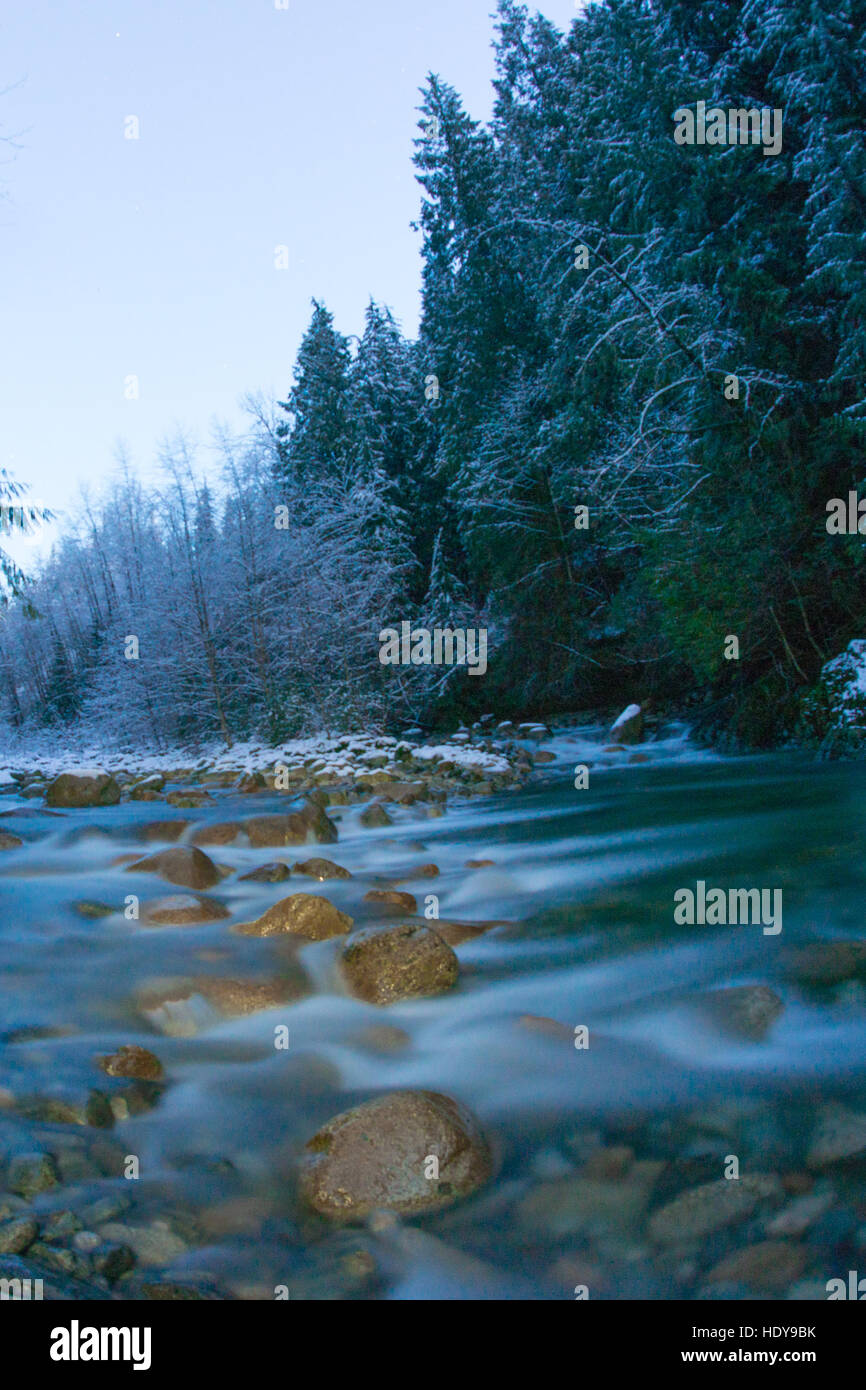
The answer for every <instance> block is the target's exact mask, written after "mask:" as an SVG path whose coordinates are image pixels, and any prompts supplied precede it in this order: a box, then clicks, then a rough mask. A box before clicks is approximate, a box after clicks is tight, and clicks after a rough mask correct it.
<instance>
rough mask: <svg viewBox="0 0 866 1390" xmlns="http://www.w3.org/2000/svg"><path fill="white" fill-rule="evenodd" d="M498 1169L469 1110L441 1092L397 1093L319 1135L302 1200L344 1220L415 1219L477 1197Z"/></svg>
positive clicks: (309, 1150) (349, 1113) (306, 1166)
mask: <svg viewBox="0 0 866 1390" xmlns="http://www.w3.org/2000/svg"><path fill="white" fill-rule="evenodd" d="M434 1160H436V1161H435V1162H434ZM492 1170H493V1163H492V1159H491V1154H490V1149H489V1147H488V1144H487V1141H486V1139H485V1137H484V1135H483V1133H482V1132H481V1129H480V1127H479V1125H478V1122H477V1120H476V1119H475V1117H474V1116H473V1115H472V1114H470V1112H469V1111H468V1110H466V1109H465V1108H464V1107H463V1106H462V1105H459V1104H458V1103H457V1101H454V1100H452V1099H451V1098H450V1097H449V1096H443V1095H439V1094H437V1093H436V1092H433V1091H394V1092H392V1093H391V1094H390V1095H385V1096H380V1097H378V1098H377V1099H376V1100H371V1101H367V1103H366V1104H365V1105H358V1106H355V1107H354V1109H352V1110H346V1111H343V1113H342V1114H340V1115H336V1116H335V1117H334V1118H333V1119H332V1120H329V1121H328V1123H327V1124H325V1125H323V1126H322V1128H321V1129H320V1130H319V1131H318V1133H316V1134H314V1135H313V1138H312V1139H311V1140H310V1141H309V1143H308V1144H307V1146H306V1156H305V1159H304V1161H303V1165H302V1169H301V1193H302V1196H303V1197H304V1199H305V1200H306V1201H307V1202H308V1203H309V1205H310V1206H312V1207H313V1208H314V1209H315V1210H316V1211H317V1212H319V1213H320V1214H321V1215H323V1216H328V1217H331V1218H332V1219H334V1220H338V1221H340V1220H342V1221H351V1220H361V1219H363V1218H364V1217H366V1216H368V1215H369V1214H370V1213H371V1212H373V1211H377V1210H388V1211H394V1212H397V1213H400V1214H407V1215H408V1214H413V1215H414V1214H417V1213H419V1212H427V1211H437V1210H439V1209H440V1208H441V1207H445V1206H450V1205H451V1204H452V1203H453V1202H455V1201H457V1200H459V1199H460V1198H461V1197H467V1196H469V1195H470V1193H472V1192H475V1191H476V1190H477V1189H478V1188H479V1187H481V1186H482V1185H483V1184H484V1183H485V1182H487V1180H488V1178H489V1177H490V1175H491V1172H492Z"/></svg>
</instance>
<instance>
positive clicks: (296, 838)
mask: <svg viewBox="0 0 866 1390" xmlns="http://www.w3.org/2000/svg"><path fill="white" fill-rule="evenodd" d="M244 828H245V830H246V832H247V834H248V835H249V837H250V844H251V845H252V846H253V848H254V849H271V848H273V847H274V846H275V845H307V844H316V843H318V844H323V845H332V844H334V843H335V842H336V839H337V827H336V826H335V824H334V822H333V821H332V820H329V818H328V817H327V816H326V814H325V812H324V809H323V808H322V807H321V806H319V805H317V803H316V802H315V801H306V802H305V803H304V805H303V807H302V808H301V810H300V811H289V812H288V813H287V814H285V815H277V816H252V817H250V819H249V820H248V821H245V822H244Z"/></svg>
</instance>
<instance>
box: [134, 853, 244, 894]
mask: <svg viewBox="0 0 866 1390" xmlns="http://www.w3.org/2000/svg"><path fill="white" fill-rule="evenodd" d="M126 872H127V873H129V874H132V873H141V874H158V875H159V877H160V878H164V879H166V880H167V882H168V883H178V884H180V885H181V887H182V888H212V887H213V886H214V884H215V883H219V881H220V878H221V874H220V871H219V869H218V868H217V866H216V864H215V863H214V862H213V860H212V859H209V858H208V856H207V855H206V854H204V853H203V852H202V851H201V850H200V849H187V848H182V847H178V848H176V849H161V850H160V851H159V853H158V854H149V855H148V856H147V857H146V858H145V859H137V860H136V862H135V863H134V864H130V865H129V866H128V868H127V870H126Z"/></svg>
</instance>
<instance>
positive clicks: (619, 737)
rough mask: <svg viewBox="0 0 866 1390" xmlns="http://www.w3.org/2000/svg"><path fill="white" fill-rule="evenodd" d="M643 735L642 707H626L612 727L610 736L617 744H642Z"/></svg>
mask: <svg viewBox="0 0 866 1390" xmlns="http://www.w3.org/2000/svg"><path fill="white" fill-rule="evenodd" d="M642 733H643V714H642V713H641V707H640V705H626V707H625V709H624V710H623V712H622V714H621V715H620V716H619V718H618V719H616V720H614V723H613V724H612V725H611V730H610V736H611V738H612V739H613V740H614V742H615V743H640V740H641V734H642Z"/></svg>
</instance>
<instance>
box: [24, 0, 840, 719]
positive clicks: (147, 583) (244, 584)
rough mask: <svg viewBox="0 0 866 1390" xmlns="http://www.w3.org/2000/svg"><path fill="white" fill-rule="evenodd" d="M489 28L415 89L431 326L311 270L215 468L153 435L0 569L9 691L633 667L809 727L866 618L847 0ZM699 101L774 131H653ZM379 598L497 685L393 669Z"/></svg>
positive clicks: (42, 707)
mask: <svg viewBox="0 0 866 1390" xmlns="http://www.w3.org/2000/svg"><path fill="white" fill-rule="evenodd" d="M496 60H497V77H496V84H495V85H496V93H495V107H494V111H493V116H492V119H491V121H490V123H489V124H488V125H481V124H479V123H477V122H476V121H474V120H473V119H472V118H471V116H470V115H469V114H468V113H467V112H466V111H465V110H464V108H463V105H462V103H461V99H460V96H459V94H458V93H457V92H456V91H454V90H453V88H452V87H450V86H449V85H448V84H447V82H446V81H444V80H443V79H442V78H440V77H438V76H430V77H429V78H428V80H427V83H426V86H425V88H424V90H423V97H422V102H421V106H420V113H419V127H418V137H417V140H416V153H415V165H416V172H417V178H418V182H419V184H420V190H421V206H420V215H419V226H420V228H421V231H422V233H423V265H422V277H423V314H422V322H421V327H420V332H419V335H418V339H417V341H410V340H408V339H407V338H406V337H405V336H404V335H403V333H402V332H401V329H400V326H399V325H398V324H397V323H396V322H395V321H394V318H393V317H392V315H391V314H390V313H389V312H388V310H387V309H386V308H384V307H382V306H381V305H380V304H379V303H376V302H372V303H371V304H370V306H369V309H368V312H367V319H366V326H365V329H364V332H363V335H362V336H361V337H360V339H350V338H349V337H347V336H344V335H343V334H342V333H341V332H340V330H339V327H338V326H337V325H335V323H334V321H333V318H332V316H331V314H330V313H329V311H328V309H327V307H326V306H325V305H323V304H321V303H319V302H315V303H314V305H313V312H312V319H311V322H310V325H309V329H308V331H307V333H306V336H305V338H304V340H303V342H302V344H301V347H300V350H299V353H298V357H297V363H296V367H295V373H294V380H293V382H292V384H291V385H290V387H289V389H288V390H287V393H286V397H285V399H284V400H282V401H278V402H268V401H265V400H261V399H258V400H253V401H250V402H249V428H248V429H247V430H246V432H245V433H243V434H242V435H241V436H239V437H230V436H229V435H228V434H224V435H223V436H222V437H221V438H220V439H219V440H218V441H217V443H216V448H217V450H218V455H219V460H220V463H219V467H218V468H214V467H213V464H212V463H208V466H207V467H203V465H202V462H201V458H200V456H199V455H197V453H196V451H195V449H194V448H193V447H192V445H191V444H190V443H189V441H187V440H185V439H183V438H179V439H175V440H173V441H170V442H169V443H167V444H166V445H165V446H164V448H163V449H162V451H161V456H160V457H161V462H162V464H163V467H164V478H165V481H164V484H162V485H161V486H159V487H155V488H151V487H147V486H144V485H143V484H142V483H141V482H140V481H137V480H136V478H135V476H134V475H133V474H132V472H131V470H130V469H129V468H128V467H126V468H123V469H121V471H120V472H119V474H118V476H117V478H116V479H115V481H114V483H113V484H112V486H111V487H110V489H109V490H108V491H107V492H106V494H105V495H104V496H102V497H101V498H99V499H98V500H91V501H90V502H88V503H86V504H84V505H82V509H81V512H80V515H79V517H78V518H77V521H76V523H75V525H74V526H71V527H70V528H69V530H68V532H67V533H66V534H65V535H64V537H63V539H62V540H61V541H60V542H59V543H58V545H57V546H56V547H55V550H54V552H53V554H52V555H51V557H50V559H49V560H48V561H47V562H46V564H45V565H44V567H43V569H42V571H41V572H40V573H39V574H37V575H35V576H34V577H33V578H32V579H31V581H30V582H29V583H28V584H26V585H25V586H24V587H23V589H22V588H21V586H20V585H17V584H16V585H15V586H14V588H15V590H16V593H17V596H14V597H12V600H11V602H10V604H9V606H8V607H7V610H6V614H5V617H4V620H3V624H2V629H0V701H2V716H3V718H4V719H5V720H6V721H7V723H10V724H12V725H13V726H15V728H17V729H18V730H20V731H25V732H26V731H29V730H31V729H37V728H40V727H44V726H51V727H58V726H59V727H62V728H64V729H66V730H69V729H71V728H73V727H75V728H79V729H88V730H91V731H94V732H96V733H100V734H101V735H102V736H104V737H108V736H122V737H124V738H136V739H139V740H147V741H150V742H153V741H156V742H158V743H164V742H167V741H171V740H177V739H191V738H202V737H207V736H210V735H213V736H222V737H223V738H224V739H226V740H227V741H231V740H232V739H236V738H240V737H246V736H249V735H252V734H255V735H257V736H261V737H265V738H278V737H281V736H285V735H288V734H292V733H297V732H299V731H304V730H308V729H313V728H316V729H318V728H330V729H334V728H341V729H347V728H358V727H371V726H378V727H384V728H390V729H394V728H399V727H400V726H401V725H402V724H405V723H406V722H407V721H412V722H419V721H420V722H421V723H422V724H423V725H424V726H425V727H430V728H432V727H435V726H436V725H437V724H441V725H443V726H447V725H449V724H450V725H451V726H453V723H454V721H455V720H456V719H474V718H476V717H477V716H478V715H479V714H481V713H482V712H484V711H492V712H496V713H498V714H500V716H501V717H505V716H506V715H507V716H511V717H517V716H521V717H527V716H531V717H540V716H547V715H550V714H552V713H554V712H556V711H558V710H576V709H580V708H591V707H599V706H607V705H616V704H622V703H625V702H627V701H628V700H631V699H638V700H641V701H646V700H650V701H652V702H655V704H656V705H657V707H676V708H679V709H681V710H689V711H690V712H691V714H692V715H693V716H694V717H696V718H697V719H698V721H699V722H700V721H703V722H704V723H705V724H707V725H708V726H714V727H717V728H721V727H724V728H726V729H727V730H728V731H729V732H730V733H731V734H732V735H733V736H736V737H738V738H741V739H743V740H745V741H747V742H749V743H752V744H757V745H761V744H765V743H768V742H770V741H772V740H774V739H777V738H779V737H781V736H783V735H784V733H785V732H786V731H790V730H794V729H796V727H797V723H798V718H799V710H800V708H801V702H802V697H803V695H804V692H806V691H808V690H809V688H810V687H811V686H813V685H814V683H815V680H816V677H817V675H818V673H819V672H820V669H821V667H822V665H823V664H824V663H825V662H826V661H827V660H828V659H829V658H831V657H833V656H835V655H836V654H837V653H838V652H839V651H841V650H842V649H843V648H844V647H845V645H846V644H847V642H848V641H849V640H851V639H852V638H854V637H857V636H860V635H862V634H863V632H864V620H866V564H864V551H863V541H862V540H861V538H860V536H859V535H858V534H854V535H835V534H831V533H830V532H829V531H828V528H827V524H826V521H827V506H828V502H829V501H830V499H833V498H847V496H848V494H849V492H850V491H852V490H854V491H856V490H857V488H858V487H862V486H863V485H864V479H863V472H864V468H863V457H864V447H863V446H864V434H866V321H864V320H866V313H864V311H866V143H864V131H866V3H863V2H862V0H834V3H833V4H832V5H831V4H829V3H822V0H711V3H704V4H701V5H695V4H692V3H684V0H606V3H602V4H598V5H592V6H591V7H590V8H589V9H588V10H587V11H586V13H585V14H583V15H582V16H581V17H579V18H577V19H576V20H575V21H574V23H573V25H572V27H571V29H570V31H569V32H568V33H567V34H563V33H560V32H559V31H558V30H557V29H556V28H555V27H554V26H553V25H551V24H550V23H549V22H548V21H546V20H545V19H543V18H540V17H538V16H535V15H533V14H531V13H530V12H529V11H528V10H527V9H525V8H524V7H523V6H521V5H518V4H515V3H513V0H501V3H500V5H499V16H498V24H497V33H496ZM701 101H704V102H706V103H707V106H716V107H719V108H762V109H763V108H770V109H772V110H778V111H781V112H782V113H783V127H782V129H783V136H782V144H781V149H780V150H779V152H778V153H775V154H772V153H770V152H769V151H765V149H763V148H761V146H760V145H756V144H741V145H732V144H710V143H706V144H703V145H701V144H695V145H688V144H679V143H677V141H676V140H675V139H674V129H675V121H674V112H675V110H677V109H678V108H683V107H692V108H694V107H695V106H696V103H698V102H701ZM395 231H397V232H399V229H395ZM371 288H372V287H371ZM378 288H379V289H380V290H381V289H382V288H383V287H378ZM384 288H386V287H384ZM208 457H209V458H212V455H208ZM34 610H35V614H36V616H33V612H34ZM403 620H410V621H412V622H413V623H416V624H420V625H427V626H428V627H429V626H433V625H439V626H444V625H452V626H462V627H484V628H486V629H487V631H488V634H489V642H488V648H489V658H488V659H489V669H488V671H487V673H486V675H485V677H484V679H482V680H477V679H476V680H473V679H471V678H470V677H469V674H468V672H467V671H466V670H465V669H461V668H458V667H401V666H383V665H382V664H381V663H380V661H379V632H380V630H381V629H382V628H384V627H388V626H396V625H398V624H399V623H400V622H401V621H403ZM731 636H736V637H737V639H738V657H737V658H736V659H732V658H731V645H730V643H729V641H728V639H729V638H730V637H731Z"/></svg>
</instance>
